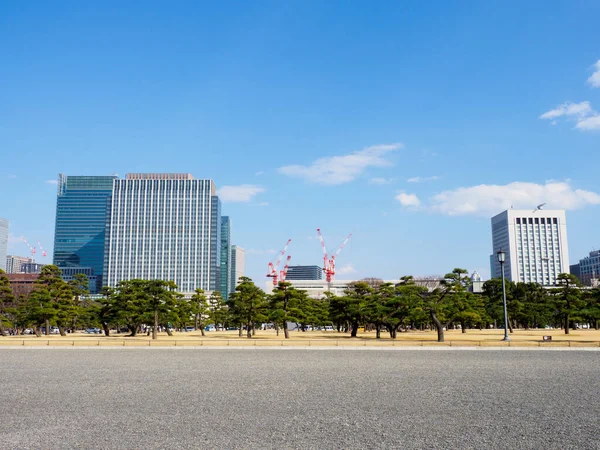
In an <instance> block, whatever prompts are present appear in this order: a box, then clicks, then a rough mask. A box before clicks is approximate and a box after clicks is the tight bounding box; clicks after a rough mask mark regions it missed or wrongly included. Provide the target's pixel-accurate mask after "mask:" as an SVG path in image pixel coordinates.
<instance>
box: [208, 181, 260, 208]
mask: <svg viewBox="0 0 600 450" xmlns="http://www.w3.org/2000/svg"><path fill="white" fill-rule="evenodd" d="M262 192H265V189H264V188H262V187H260V186H256V185H254V184H241V185H239V186H223V187H222V188H221V189H217V195H218V196H219V198H220V199H221V201H222V202H223V203H236V202H243V203H247V202H249V201H251V200H252V197H254V196H255V195H257V194H260V193H262Z"/></svg>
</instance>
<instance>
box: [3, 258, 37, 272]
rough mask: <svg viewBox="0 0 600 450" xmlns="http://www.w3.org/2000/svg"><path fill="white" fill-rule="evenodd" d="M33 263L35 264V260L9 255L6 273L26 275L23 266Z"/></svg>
mask: <svg viewBox="0 0 600 450" xmlns="http://www.w3.org/2000/svg"><path fill="white" fill-rule="evenodd" d="M31 263H33V259H32V258H29V257H27V256H15V255H8V256H7V257H6V273H25V272H24V271H23V268H22V267H21V266H22V265H23V264H31Z"/></svg>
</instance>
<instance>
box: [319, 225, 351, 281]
mask: <svg viewBox="0 0 600 450" xmlns="http://www.w3.org/2000/svg"><path fill="white" fill-rule="evenodd" d="M317 232H318V233H319V240H320V241H321V247H322V248H323V271H324V272H325V279H326V280H327V282H328V283H329V282H331V280H333V279H334V277H335V258H336V256H337V255H339V254H340V252H341V251H342V249H343V248H344V247H345V246H346V244H347V243H348V241H349V240H350V237H352V233H350V234H349V235H348V237H347V238H346V239H344V240H343V241H342V243H341V244H340V245H339V247H338V248H337V250H336V251H335V252H334V253H332V255H331V258H329V257H328V255H327V249H326V248H325V240H324V239H323V234H322V233H321V229H320V228H317Z"/></svg>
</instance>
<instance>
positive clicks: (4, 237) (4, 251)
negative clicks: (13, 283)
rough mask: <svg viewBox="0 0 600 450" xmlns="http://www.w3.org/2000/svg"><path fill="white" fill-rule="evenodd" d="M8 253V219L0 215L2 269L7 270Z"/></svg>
mask: <svg viewBox="0 0 600 450" xmlns="http://www.w3.org/2000/svg"><path fill="white" fill-rule="evenodd" d="M7 255H8V220H6V219H3V218H2V217H0V269H2V270H4V271H5V272H6V256H7Z"/></svg>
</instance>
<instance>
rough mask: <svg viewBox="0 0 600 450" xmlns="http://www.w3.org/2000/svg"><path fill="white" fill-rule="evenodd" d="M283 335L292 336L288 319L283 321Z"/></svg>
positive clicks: (286, 337) (287, 337)
mask: <svg viewBox="0 0 600 450" xmlns="http://www.w3.org/2000/svg"><path fill="white" fill-rule="evenodd" d="M283 336H284V338H285V339H289V338H290V330H288V326H287V320H284V321H283Z"/></svg>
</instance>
